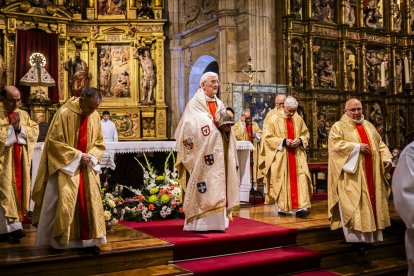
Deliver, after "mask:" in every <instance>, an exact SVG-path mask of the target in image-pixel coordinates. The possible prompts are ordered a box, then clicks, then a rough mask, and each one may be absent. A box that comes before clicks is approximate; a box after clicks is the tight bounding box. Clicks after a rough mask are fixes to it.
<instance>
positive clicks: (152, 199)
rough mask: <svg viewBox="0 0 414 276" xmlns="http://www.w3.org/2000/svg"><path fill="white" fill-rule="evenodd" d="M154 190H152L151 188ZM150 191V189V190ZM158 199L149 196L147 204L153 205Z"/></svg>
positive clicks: (154, 196)
mask: <svg viewBox="0 0 414 276" xmlns="http://www.w3.org/2000/svg"><path fill="white" fill-rule="evenodd" d="M153 189H154V188H153ZM151 190H152V189H151ZM157 199H158V197H157V196H156V195H150V196H149V197H148V202H149V203H154V202H155V201H157Z"/></svg>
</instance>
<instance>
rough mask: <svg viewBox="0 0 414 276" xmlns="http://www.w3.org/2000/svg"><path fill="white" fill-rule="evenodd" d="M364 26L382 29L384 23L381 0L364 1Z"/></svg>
mask: <svg viewBox="0 0 414 276" xmlns="http://www.w3.org/2000/svg"><path fill="white" fill-rule="evenodd" d="M363 12H364V26H365V27H366V28H370V29H382V28H383V27H384V25H383V12H382V5H381V1H380V0H367V1H364V6H363Z"/></svg>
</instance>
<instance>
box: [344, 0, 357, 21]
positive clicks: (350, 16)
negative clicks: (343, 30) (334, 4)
mask: <svg viewBox="0 0 414 276" xmlns="http://www.w3.org/2000/svg"><path fill="white" fill-rule="evenodd" d="M355 22H356V18H355V8H354V7H353V6H352V5H351V3H350V0H345V1H344V24H347V25H348V26H349V27H353V26H354V25H355Z"/></svg>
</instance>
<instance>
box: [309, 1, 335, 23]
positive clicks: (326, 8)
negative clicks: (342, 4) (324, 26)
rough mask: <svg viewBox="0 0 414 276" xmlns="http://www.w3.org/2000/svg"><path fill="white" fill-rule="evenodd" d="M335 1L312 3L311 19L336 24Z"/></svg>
mask: <svg viewBox="0 0 414 276" xmlns="http://www.w3.org/2000/svg"><path fill="white" fill-rule="evenodd" d="M337 2H338V1H337V0H324V1H320V0H317V1H312V18H313V19H317V20H320V21H322V22H325V23H336V18H337V14H336V10H337V9H336V5H337Z"/></svg>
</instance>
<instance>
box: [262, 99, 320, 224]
mask: <svg viewBox="0 0 414 276" xmlns="http://www.w3.org/2000/svg"><path fill="white" fill-rule="evenodd" d="M297 107H298V103H297V101H296V99H295V98H293V97H287V98H286V100H285V102H284V108H283V110H282V111H281V112H279V113H277V115H275V116H273V117H272V118H271V119H270V121H269V123H268V125H267V128H266V132H265V133H264V147H265V153H266V160H265V166H266V177H267V180H268V181H269V185H270V196H271V197H273V199H274V200H275V202H276V204H277V208H278V213H279V215H286V214H294V215H296V216H297V217H306V216H308V215H309V213H310V211H309V208H310V207H311V203H310V196H311V194H312V182H311V177H310V174H309V168H308V163H307V161H306V152H305V149H306V147H307V146H308V141H309V131H308V128H307V127H306V125H305V122H304V121H303V119H302V117H301V116H299V115H298V114H297V113H296V110H297Z"/></svg>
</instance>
